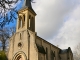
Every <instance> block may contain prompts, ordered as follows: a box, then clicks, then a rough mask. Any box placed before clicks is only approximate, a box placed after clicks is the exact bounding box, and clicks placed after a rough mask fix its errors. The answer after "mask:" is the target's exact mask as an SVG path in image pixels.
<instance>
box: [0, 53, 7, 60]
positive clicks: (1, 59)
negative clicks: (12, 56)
mask: <svg viewBox="0 0 80 60" xmlns="http://www.w3.org/2000/svg"><path fill="white" fill-rule="evenodd" d="M0 60H7V57H6V54H5V52H4V51H0Z"/></svg>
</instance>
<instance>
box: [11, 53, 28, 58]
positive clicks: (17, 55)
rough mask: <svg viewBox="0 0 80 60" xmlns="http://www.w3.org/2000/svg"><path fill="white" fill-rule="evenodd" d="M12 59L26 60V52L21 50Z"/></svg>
mask: <svg viewBox="0 0 80 60" xmlns="http://www.w3.org/2000/svg"><path fill="white" fill-rule="evenodd" d="M12 60H27V57H26V54H25V53H23V52H18V53H16V54H15V55H14V57H13V59H12Z"/></svg>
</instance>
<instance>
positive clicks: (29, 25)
mask: <svg viewBox="0 0 80 60" xmlns="http://www.w3.org/2000/svg"><path fill="white" fill-rule="evenodd" d="M30 27H31V16H29V29H30Z"/></svg>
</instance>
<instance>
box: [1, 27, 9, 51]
mask: <svg viewBox="0 0 80 60" xmlns="http://www.w3.org/2000/svg"><path fill="white" fill-rule="evenodd" d="M8 39H9V31H8V29H6V28H3V29H1V28H0V41H1V43H2V44H1V45H2V50H3V51H5V49H6V41H7V40H8Z"/></svg>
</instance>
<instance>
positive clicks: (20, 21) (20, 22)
mask: <svg viewBox="0 0 80 60" xmlns="http://www.w3.org/2000/svg"><path fill="white" fill-rule="evenodd" d="M18 28H22V16H20V17H19V27H18Z"/></svg>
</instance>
